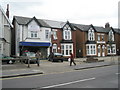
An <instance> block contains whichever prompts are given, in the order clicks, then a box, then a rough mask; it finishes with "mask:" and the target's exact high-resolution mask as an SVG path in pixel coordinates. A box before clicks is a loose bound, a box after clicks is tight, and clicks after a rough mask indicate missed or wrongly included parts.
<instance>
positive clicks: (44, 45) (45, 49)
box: [19, 42, 50, 59]
mask: <svg viewBox="0 0 120 90" xmlns="http://www.w3.org/2000/svg"><path fill="white" fill-rule="evenodd" d="M19 45H20V55H23V54H24V52H25V51H26V50H27V51H29V52H34V53H36V52H37V51H38V50H39V51H40V52H41V59H46V58H47V57H48V55H49V52H50V51H49V50H50V43H49V42H20V43H19Z"/></svg>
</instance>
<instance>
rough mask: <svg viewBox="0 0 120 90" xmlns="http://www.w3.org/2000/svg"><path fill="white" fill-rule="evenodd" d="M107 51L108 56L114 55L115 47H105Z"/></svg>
mask: <svg viewBox="0 0 120 90" xmlns="http://www.w3.org/2000/svg"><path fill="white" fill-rule="evenodd" d="M107 50H108V54H116V45H115V44H113V45H112V46H110V45H107Z"/></svg>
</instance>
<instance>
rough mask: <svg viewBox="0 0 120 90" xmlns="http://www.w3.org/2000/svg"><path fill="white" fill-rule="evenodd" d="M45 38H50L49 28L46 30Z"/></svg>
mask: <svg viewBox="0 0 120 90" xmlns="http://www.w3.org/2000/svg"><path fill="white" fill-rule="evenodd" d="M45 39H49V30H45Z"/></svg>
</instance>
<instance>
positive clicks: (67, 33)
mask: <svg viewBox="0 0 120 90" xmlns="http://www.w3.org/2000/svg"><path fill="white" fill-rule="evenodd" d="M63 39H65V40H71V28H70V27H69V25H66V26H65V27H64V28H63Z"/></svg>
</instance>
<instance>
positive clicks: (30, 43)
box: [19, 42, 50, 46]
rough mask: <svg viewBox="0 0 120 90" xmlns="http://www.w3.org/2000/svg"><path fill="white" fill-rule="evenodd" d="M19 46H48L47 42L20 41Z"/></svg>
mask: <svg viewBox="0 0 120 90" xmlns="http://www.w3.org/2000/svg"><path fill="white" fill-rule="evenodd" d="M19 45H20V46H50V43H47V42H20V43H19Z"/></svg>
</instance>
